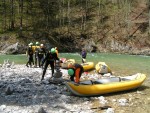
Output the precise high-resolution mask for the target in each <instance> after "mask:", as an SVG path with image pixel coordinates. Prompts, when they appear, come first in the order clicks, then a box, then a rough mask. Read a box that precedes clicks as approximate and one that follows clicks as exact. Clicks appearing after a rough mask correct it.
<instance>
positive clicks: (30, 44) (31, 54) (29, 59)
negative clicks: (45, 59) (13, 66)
mask: <svg viewBox="0 0 150 113" xmlns="http://www.w3.org/2000/svg"><path fill="white" fill-rule="evenodd" d="M32 45H33V43H29V45H28V49H27V56H28V61H27V63H26V66H27V67H29V65H30V67H32V64H33V65H34V60H33V49H32Z"/></svg>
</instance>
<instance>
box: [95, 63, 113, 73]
mask: <svg viewBox="0 0 150 113" xmlns="http://www.w3.org/2000/svg"><path fill="white" fill-rule="evenodd" d="M95 70H96V72H97V73H99V74H106V73H112V72H111V69H110V68H109V67H108V65H107V64H106V63H105V62H98V63H97V64H96V65H95Z"/></svg>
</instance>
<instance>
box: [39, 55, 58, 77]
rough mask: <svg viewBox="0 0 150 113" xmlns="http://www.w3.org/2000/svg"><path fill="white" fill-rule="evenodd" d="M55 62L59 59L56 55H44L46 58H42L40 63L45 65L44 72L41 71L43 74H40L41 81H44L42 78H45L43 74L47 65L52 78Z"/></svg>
mask: <svg viewBox="0 0 150 113" xmlns="http://www.w3.org/2000/svg"><path fill="white" fill-rule="evenodd" d="M55 60H59V58H58V57H57V54H56V53H53V54H52V53H50V52H48V53H47V54H46V57H45V58H44V60H43V62H42V65H43V64H44V63H45V65H44V70H43V74H42V79H41V80H43V79H44V76H45V73H46V70H47V67H48V65H49V64H50V66H51V70H52V76H53V74H54V62H55Z"/></svg>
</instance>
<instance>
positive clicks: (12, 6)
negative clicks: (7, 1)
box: [10, 0, 15, 29]
mask: <svg viewBox="0 0 150 113" xmlns="http://www.w3.org/2000/svg"><path fill="white" fill-rule="evenodd" d="M10 18H11V24H10V28H11V29H14V28H15V26H14V0H11V17H10Z"/></svg>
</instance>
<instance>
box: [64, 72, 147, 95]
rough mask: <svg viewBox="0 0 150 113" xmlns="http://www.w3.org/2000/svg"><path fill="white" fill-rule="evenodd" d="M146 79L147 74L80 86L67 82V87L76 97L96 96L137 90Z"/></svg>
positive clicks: (89, 81)
mask: <svg viewBox="0 0 150 113" xmlns="http://www.w3.org/2000/svg"><path fill="white" fill-rule="evenodd" d="M145 79H146V75H145V74H142V73H137V74H134V75H131V76H126V77H110V78H102V79H99V80H88V81H82V82H80V83H79V84H76V83H74V82H65V85H66V87H67V88H68V90H69V91H70V92H71V93H73V94H74V95H77V96H96V95H101V94H106V93H112V92H118V91H124V90H130V89H134V88H137V87H139V86H141V84H142V83H143V82H144V80H145Z"/></svg>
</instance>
